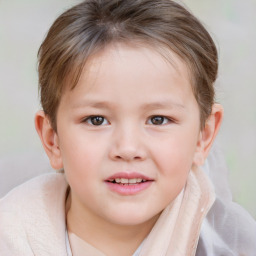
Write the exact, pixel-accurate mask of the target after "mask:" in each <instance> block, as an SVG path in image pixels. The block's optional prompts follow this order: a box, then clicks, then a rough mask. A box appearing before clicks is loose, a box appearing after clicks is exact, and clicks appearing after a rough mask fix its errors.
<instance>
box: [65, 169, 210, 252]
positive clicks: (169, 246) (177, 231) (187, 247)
mask: <svg viewBox="0 0 256 256" xmlns="http://www.w3.org/2000/svg"><path fill="white" fill-rule="evenodd" d="M214 200H215V194H214V190H213V187H212V184H211V182H210V181H209V180H208V178H207V176H206V175H205V174H204V173H203V171H201V169H199V168H193V170H192V171H191V172H190V174H189V176H188V180H187V184H186V187H185V188H184V190H183V191H182V192H181V193H180V194H179V195H178V197H177V198H176V199H175V201H174V202H172V203H171V204H170V205H168V206H167V207H166V208H165V210H164V211H163V212H162V214H161V215H160V217H159V219H158V221H157V222H156V224H155V226H154V227H153V229H152V230H151V232H150V234H149V235H148V237H147V238H146V239H145V240H144V242H143V244H142V246H141V250H140V251H139V252H137V251H136V255H139V256H156V255H157V256H181V255H182V256H194V255H195V254H196V248H197V243H198V239H199V235H200V229H201V224H202V221H203V219H204V217H205V216H206V214H207V212H208V210H209V209H210V207H211V206H212V204H213V202H214ZM69 240H70V245H71V249H72V254H73V256H86V255H90V256H91V255H93V256H104V254H103V253H102V252H100V251H98V250H97V249H96V248H94V247H92V246H91V245H89V244H87V243H86V242H84V241H83V240H81V239H80V238H79V237H77V236H76V235H75V234H72V233H71V234H69ZM137 253H138V254H137Z"/></svg>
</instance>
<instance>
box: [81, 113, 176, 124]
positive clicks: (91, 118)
mask: <svg viewBox="0 0 256 256" xmlns="http://www.w3.org/2000/svg"><path fill="white" fill-rule="evenodd" d="M97 119H98V120H97ZM154 119H155V120H154ZM157 119H158V120H157ZM153 120H154V121H153ZM94 121H96V122H98V124H96V123H94ZM83 122H85V123H88V124H89V125H92V126H102V125H108V124H110V123H109V121H107V119H106V118H105V117H104V116H89V117H87V118H85V119H84V120H83ZM154 122H155V123H154ZM157 122H159V123H157ZM170 122H174V121H173V120H172V119H170V118H168V117H166V116H161V115H154V116H151V117H150V118H149V119H148V120H147V122H146V123H147V124H150V125H155V126H161V125H165V124H168V123H170Z"/></svg>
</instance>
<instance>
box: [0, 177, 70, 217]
mask: <svg viewBox="0 0 256 256" xmlns="http://www.w3.org/2000/svg"><path fill="white" fill-rule="evenodd" d="M66 187H67V184H66V182H65V178H64V175H63V174H57V173H53V174H52V173H48V174H44V175H40V176H37V177H35V178H33V179H31V180H29V181H27V182H25V183H23V184H21V185H19V186H17V187H15V188H14V189H12V190H11V191H10V192H9V193H7V195H5V196H4V197H3V198H1V199H0V209H1V212H3V211H5V210H6V211H8V212H11V211H17V209H18V208H23V207H31V206H32V205H33V207H34V206H35V205H36V204H40V203H42V202H41V200H40V199H43V198H45V197H48V196H49V195H50V194H52V196H54V197H56V196H57V197H58V196H60V195H58V194H56V192H57V190H59V189H61V188H62V189H63V188H65V189H66ZM62 192H63V191H62ZM59 193H61V190H60V191H59ZM49 199H50V198H49Z"/></svg>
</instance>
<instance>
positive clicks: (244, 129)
mask: <svg viewBox="0 0 256 256" xmlns="http://www.w3.org/2000/svg"><path fill="white" fill-rule="evenodd" d="M78 2H79V1H76V0H36V1H35V0H33V1H32V0H0V173H4V175H8V177H9V178H12V177H14V176H15V175H20V176H22V175H23V176H25V174H24V173H25V172H26V170H24V168H26V166H30V168H32V167H33V168H35V174H36V172H38V170H39V169H40V168H41V169H45V170H48V169H49V168H50V167H49V164H48V163H47V159H46V157H45V155H44V153H43V150H42V147H41V144H40V141H39V139H38V137H37V134H36V132H35V129H34V123H33V119H34V114H35V112H36V111H37V110H38V109H39V108H40V105H39V100H38V96H37V71H36V67H37V59H36V57H37V50H38V48H39V45H40V43H41V42H42V40H43V38H44V36H45V34H46V32H47V30H48V28H49V26H50V25H51V23H52V22H53V21H54V19H55V18H56V17H57V16H58V15H59V14H60V13H62V12H63V11H64V10H65V9H67V8H69V7H70V6H72V5H74V4H76V3H78ZM184 3H185V5H186V6H187V7H188V8H189V9H190V10H192V12H193V13H194V14H196V16H197V17H198V18H199V19H200V20H201V21H202V22H203V23H204V24H205V26H206V27H207V28H208V30H209V31H210V32H211V34H212V36H213V38H214V39H215V42H216V44H217V46H218V48H219V53H220V72H219V78H218V81H217V83H216V88H217V95H218V101H219V102H220V103H221V104H222V105H223V106H224V109H225V118H224V123H223V126H222V129H221V131H220V135H219V138H218V139H219V141H220V144H221V147H222V150H223V152H224V155H225V158H226V161H227V164H228V167H229V170H230V173H229V181H230V185H231V188H232V192H233V196H234V200H235V201H237V202H239V203H240V204H241V205H243V206H244V207H245V208H246V209H247V210H248V211H249V212H250V213H251V214H252V215H253V216H254V217H256V200H255V195H256V186H255V183H256V170H255V166H256V74H255V73H256V71H255V70H256V65H255V62H256V50H255V45H256V15H255V12H256V1H255V0H246V1H241V0H225V1H223V0H215V1H210V0H193V1H188V0H186V1H184ZM39 164H40V166H39ZM26 169H27V168H26ZM28 169H29V167H28ZM17 170H18V174H17V173H16V172H17ZM8 177H7V176H5V177H3V176H2V175H1V179H2V182H1V183H0V185H2V186H6V187H8V186H7V184H5V181H4V179H5V178H6V179H7V178H8ZM25 178H26V177H25ZM25 178H24V179H25ZM14 185H16V184H15V183H13V184H12V185H10V188H11V187H12V186H14Z"/></svg>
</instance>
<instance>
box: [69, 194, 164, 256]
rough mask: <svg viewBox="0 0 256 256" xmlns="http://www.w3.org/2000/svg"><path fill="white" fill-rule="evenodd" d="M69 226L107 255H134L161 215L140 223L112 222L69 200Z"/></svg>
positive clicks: (71, 230)
mask: <svg viewBox="0 0 256 256" xmlns="http://www.w3.org/2000/svg"><path fill="white" fill-rule="evenodd" d="M66 206H67V210H66V213H67V228H68V232H71V233H74V234H75V235H77V236H78V237H80V238H81V239H82V240H84V241H85V242H87V243H89V244H90V245H92V246H93V247H95V248H96V249H98V250H99V251H101V252H103V253H104V254H106V255H111V256H115V255H120V252H122V255H123V256H126V255H127V256H128V255H129V256H130V255H132V254H133V253H134V252H135V251H136V249H137V248H138V247H139V245H140V244H141V243H142V241H143V240H144V239H145V237H146V236H147V235H148V234H149V233H150V231H151V229H152V227H153V226H154V224H155V222H156V221H157V219H158V217H159V215H157V216H155V217H154V218H152V219H150V220H148V221H146V222H144V223H140V224H138V225H132V226H130V225H119V224H115V223H110V222H107V221H105V220H104V219H102V218H101V217H100V216H95V215H93V214H90V212H88V211H87V210H85V209H83V208H82V207H77V206H74V205H72V200H71V196H70V195H69V197H68V200H67V204H66Z"/></svg>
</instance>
